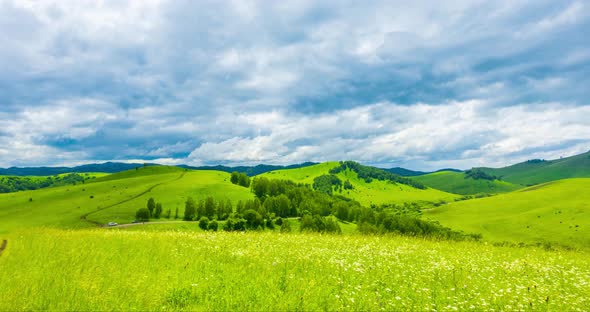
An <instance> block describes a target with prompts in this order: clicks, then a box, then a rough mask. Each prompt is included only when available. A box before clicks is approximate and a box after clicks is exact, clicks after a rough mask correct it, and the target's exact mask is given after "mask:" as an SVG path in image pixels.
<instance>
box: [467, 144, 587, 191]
mask: <svg viewBox="0 0 590 312" xmlns="http://www.w3.org/2000/svg"><path fill="white" fill-rule="evenodd" d="M478 169H481V170H482V171H484V172H486V173H488V174H491V175H495V176H498V177H500V178H501V179H502V180H504V181H508V182H511V183H515V184H522V185H534V184H538V183H544V182H549V181H555V180H560V179H567V178H585V177H590V152H586V153H583V154H579V155H575V156H571V157H566V158H561V159H555V160H541V159H534V160H529V161H525V162H522V163H519V164H515V165H512V166H508V167H504V168H478Z"/></svg>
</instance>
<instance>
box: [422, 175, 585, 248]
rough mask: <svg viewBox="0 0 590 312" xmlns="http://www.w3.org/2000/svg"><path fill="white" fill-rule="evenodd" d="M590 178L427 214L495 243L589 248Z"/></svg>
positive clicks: (466, 203)
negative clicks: (507, 242)
mask: <svg viewBox="0 0 590 312" xmlns="http://www.w3.org/2000/svg"><path fill="white" fill-rule="evenodd" d="M588 190H590V179H566V180H559V181H555V182H548V183H546V184H541V185H537V186H533V187H529V188H526V189H522V190H519V191H515V192H512V193H507V194H501V195H497V196H493V197H487V198H481V199H475V200H467V201H462V202H456V203H451V204H448V205H444V206H441V207H439V208H435V209H432V210H429V211H426V213H425V215H426V216H427V217H428V218H431V219H435V220H438V221H440V222H441V223H442V224H443V225H446V226H449V227H451V228H453V229H460V230H464V231H466V232H475V233H481V234H483V236H484V239H489V240H493V241H509V242H529V243H537V242H541V243H545V242H549V243H557V244H562V245H567V246H572V247H579V248H589V247H590V192H588Z"/></svg>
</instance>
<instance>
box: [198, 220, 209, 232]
mask: <svg viewBox="0 0 590 312" xmlns="http://www.w3.org/2000/svg"><path fill="white" fill-rule="evenodd" d="M199 227H200V228H201V229H202V230H204V231H207V228H208V227H209V218H207V217H202V218H201V219H200V220H199Z"/></svg>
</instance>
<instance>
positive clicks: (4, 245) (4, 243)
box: [0, 240, 8, 256]
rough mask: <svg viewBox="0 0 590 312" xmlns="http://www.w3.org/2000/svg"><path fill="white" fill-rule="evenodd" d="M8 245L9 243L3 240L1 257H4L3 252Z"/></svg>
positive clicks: (0, 249)
mask: <svg viewBox="0 0 590 312" xmlns="http://www.w3.org/2000/svg"><path fill="white" fill-rule="evenodd" d="M7 245H8V241H7V240H2V245H0V256H2V252H3V251H4V249H6V246H7Z"/></svg>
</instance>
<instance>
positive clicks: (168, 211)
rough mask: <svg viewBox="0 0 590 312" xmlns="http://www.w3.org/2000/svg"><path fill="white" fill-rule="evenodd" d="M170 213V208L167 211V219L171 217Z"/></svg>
mask: <svg viewBox="0 0 590 312" xmlns="http://www.w3.org/2000/svg"><path fill="white" fill-rule="evenodd" d="M170 214H171V211H170V209H168V210H167V211H166V219H170Z"/></svg>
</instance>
